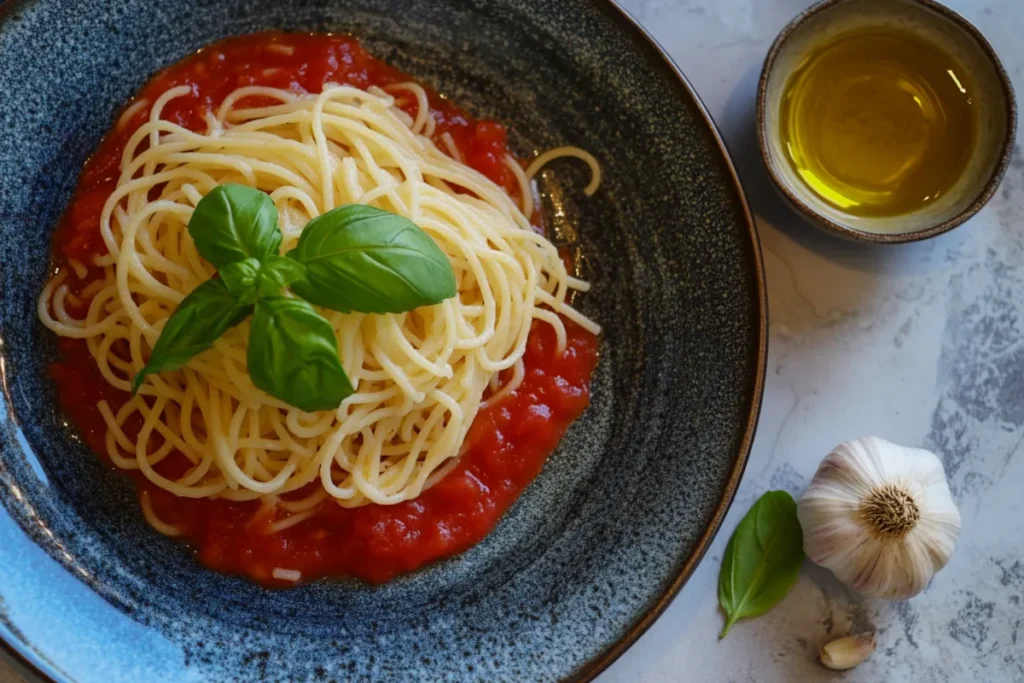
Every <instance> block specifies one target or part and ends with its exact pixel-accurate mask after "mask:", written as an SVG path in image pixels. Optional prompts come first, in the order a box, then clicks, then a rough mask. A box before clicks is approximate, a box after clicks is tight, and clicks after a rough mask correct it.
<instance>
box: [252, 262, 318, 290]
mask: <svg viewBox="0 0 1024 683" xmlns="http://www.w3.org/2000/svg"><path fill="white" fill-rule="evenodd" d="M305 274H306V269H305V268H304V267H303V266H302V264H301V263H298V262H296V261H293V260H291V259H290V258H285V257H284V256H271V257H270V258H268V259H267V260H266V261H264V262H263V265H262V267H261V268H260V272H259V277H258V278H257V280H256V286H257V288H258V289H259V294H260V296H261V297H266V296H277V295H278V294H280V293H281V292H282V291H283V290H284V288H285V287H287V286H289V285H290V284H292V283H293V282H295V281H296V280H299V279H301V278H302V277H303V276H304V275H305Z"/></svg>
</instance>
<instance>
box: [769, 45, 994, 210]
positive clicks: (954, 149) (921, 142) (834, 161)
mask: <svg viewBox="0 0 1024 683" xmlns="http://www.w3.org/2000/svg"><path fill="white" fill-rule="evenodd" d="M972 96H973V83H972V81H971V78H970V74H968V73H966V72H965V70H964V69H963V67H962V66H961V65H960V64H959V63H957V62H956V61H955V60H954V59H953V58H952V57H951V56H950V55H949V54H947V53H946V52H945V51H943V50H942V49H941V48H940V47H938V46H936V45H934V44H932V43H930V42H928V41H926V40H923V39H922V38H919V37H917V36H915V35H913V34H911V33H909V32H905V31H901V30H897V29H888V28H863V29H855V30H853V31H851V32H849V33H845V34H841V35H840V36H838V37H837V38H835V39H833V40H830V41H828V42H825V43H824V44H822V45H820V46H818V47H816V48H815V49H813V50H812V51H811V52H810V53H809V54H808V55H807V57H806V58H805V59H804V60H803V61H802V63H801V64H800V65H799V67H798V68H797V69H796V70H795V72H794V73H793V74H792V76H790V79H789V82H788V83H787V85H786V90H785V93H784V95H783V101H782V109H781V116H780V121H781V129H780V134H781V137H782V141H783V143H784V144H785V148H786V150H787V153H788V156H789V162H790V163H791V164H792V166H793V168H794V170H795V171H796V172H797V173H798V174H799V175H800V177H801V178H802V179H803V180H804V182H806V183H807V185H808V186H809V187H810V188H811V189H812V190H813V191H814V192H815V193H816V194H817V195H818V196H819V197H821V198H822V199H823V200H824V201H826V202H828V203H829V204H831V205H832V206H834V207H836V208H837V209H841V210H842V211H844V212H847V213H850V214H853V215H857V216H892V215H899V214H905V213H909V212H911V211H914V210H916V209H919V208H921V207H922V206H925V205H926V204H928V203H930V202H934V201H935V200H937V199H938V198H939V197H941V196H943V195H944V194H945V193H946V192H948V191H949V189H950V188H951V187H952V186H953V185H954V184H955V183H956V181H957V179H959V178H960V176H961V175H962V173H963V171H964V168H965V167H966V165H967V161H968V159H969V158H970V155H971V150H972V148H973V146H974V145H975V139H976V128H977V122H976V113H975V111H974V108H973V106H972V101H971V98H972Z"/></svg>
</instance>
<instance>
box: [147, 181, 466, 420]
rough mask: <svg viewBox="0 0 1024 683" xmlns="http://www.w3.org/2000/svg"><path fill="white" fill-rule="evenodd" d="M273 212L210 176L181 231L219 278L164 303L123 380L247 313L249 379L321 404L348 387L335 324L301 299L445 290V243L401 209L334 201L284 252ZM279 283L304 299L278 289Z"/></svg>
mask: <svg viewBox="0 0 1024 683" xmlns="http://www.w3.org/2000/svg"><path fill="white" fill-rule="evenodd" d="M277 221H278V215H277V208H276V207H275V206H274V202H273V201H272V200H271V199H270V197H269V196H268V195H267V194H265V193H263V192H260V191H259V190H255V189H253V188H250V187H246V186H244V185H232V184H228V185H220V186H218V187H216V188H214V189H213V190H212V191H211V192H210V193H209V194H207V195H206V196H205V197H203V199H202V200H200V202H199V204H198V205H196V209H195V211H194V212H193V214H192V218H191V220H190V221H189V224H188V231H189V234H190V235H191V236H192V239H193V240H194V241H195V245H196V249H197V250H198V251H199V254H200V255H201V256H202V257H203V258H205V259H206V260H207V261H209V262H210V263H212V264H213V265H214V266H216V267H217V268H218V276H219V277H215V278H213V279H211V280H207V281H206V282H204V283H203V284H201V285H199V286H198V287H196V289H195V290H193V291H192V293H191V294H189V295H188V296H186V297H185V298H184V299H183V300H182V302H181V303H180V304H179V305H178V307H177V309H175V311H174V313H173V314H171V317H170V318H169V319H168V320H167V322H166V323H165V324H164V328H163V330H162V331H161V332H160V337H159V338H158V339H157V341H156V344H155V345H154V346H153V352H152V353H151V354H150V357H149V362H148V363H147V364H146V366H145V367H144V368H143V369H142V370H141V371H140V372H139V373H138V374H136V375H135V378H134V380H133V381H132V393H133V394H134V393H135V392H136V391H138V389H139V387H140V386H141V385H142V382H143V380H144V379H145V377H146V376H147V375H150V374H153V373H160V372H168V371H171V370H177V369H179V368H181V367H183V366H184V365H185V364H186V363H187V362H188V361H189V359H191V358H192V357H193V356H195V355H196V354H198V353H201V352H202V351H205V350H206V349H208V348H210V347H211V346H212V345H213V343H214V342H215V341H216V340H217V339H218V338H219V337H220V336H221V335H222V334H224V333H225V332H227V331H228V330H229V329H230V328H232V327H234V326H235V325H237V324H238V323H240V322H242V321H243V320H244V319H245V318H247V317H248V316H249V315H253V321H252V326H251V329H250V332H249V351H248V357H247V365H248V368H249V376H250V377H251V378H252V382H253V384H254V385H256V386H257V387H258V388H260V389H262V390H263V391H265V392H267V393H268V394H270V395H271V396H274V397H275V398H278V399H280V400H281V401H284V402H285V403H288V404H289V405H292V406H295V407H296V408H299V409H300V410H305V411H309V412H311V411H314V410H331V409H334V408H337V407H338V405H339V404H340V403H341V401H343V400H344V399H345V397H346V396H349V395H351V394H352V393H353V391H354V389H353V387H352V383H351V381H350V380H349V378H348V376H347V375H346V374H345V370H344V368H343V367H342V365H341V359H340V358H339V356H338V342H337V340H336V339H335V336H334V328H333V327H332V326H331V324H330V323H329V322H328V321H327V320H326V319H325V318H324V317H323V316H321V315H320V314H319V313H317V312H316V310H315V309H314V308H313V306H311V305H310V304H315V305H317V306H322V307H324V308H330V309H333V310H336V311H341V312H345V313H348V312H352V311H357V312H360V313H402V312H405V311H411V310H412V309H414V308H418V307H420V306H430V305H433V304H437V303H440V302H441V301H443V300H445V299H447V298H449V297H452V296H455V273H454V272H453V271H452V267H451V264H450V263H449V262H448V259H447V257H446V256H445V255H444V252H442V251H441V250H440V249H439V248H438V246H437V244H436V243H434V241H433V240H432V239H431V238H430V236H429V235H427V233H425V232H423V231H422V230H421V229H420V228H419V227H417V226H416V225H415V224H414V223H413V222H412V221H410V220H408V219H406V218H403V217H402V216H397V215H395V214H392V213H388V212H387V211H382V210H380V209H375V208H373V207H369V206H362V205H348V206H342V207H339V208H337V209H334V210H333V211H328V212H327V213H325V214H323V215H322V216H319V217H317V218H315V219H313V220H311V221H310V222H309V223H308V224H307V225H306V227H305V229H304V230H303V232H302V235H301V236H300V238H299V243H298V245H297V246H296V248H295V249H293V250H292V251H290V252H289V253H288V254H287V255H286V256H281V255H280V254H279V251H280V247H281V239H282V236H281V231H280V229H279V228H278V227H277ZM286 288H290V289H291V291H292V293H293V294H295V295H297V296H299V297H302V299H305V301H303V300H302V299H296V298H292V297H289V296H287V295H286ZM307 302H308V303H307ZM254 311H255V314H253V312H254Z"/></svg>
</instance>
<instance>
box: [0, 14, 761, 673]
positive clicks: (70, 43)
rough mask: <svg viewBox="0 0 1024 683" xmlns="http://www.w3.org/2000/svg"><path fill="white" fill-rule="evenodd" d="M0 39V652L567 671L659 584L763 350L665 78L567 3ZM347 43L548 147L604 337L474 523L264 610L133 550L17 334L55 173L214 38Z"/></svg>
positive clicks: (269, 18) (694, 126)
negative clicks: (465, 545)
mask: <svg viewBox="0 0 1024 683" xmlns="http://www.w3.org/2000/svg"><path fill="white" fill-rule="evenodd" d="M4 7H5V9H6V12H5V15H4V17H3V19H2V24H0V93H3V95H2V97H0V131H2V133H0V217H2V220H0V336H2V342H0V344H2V345H0V373H2V375H0V379H2V383H3V394H2V398H0V402H2V404H3V405H2V410H0V504H2V505H0V638H2V640H3V641H6V644H7V645H8V647H9V651H10V653H11V654H12V655H13V658H15V659H16V660H17V661H18V662H19V663H20V665H21V666H22V667H24V668H25V669H26V670H28V671H29V672H30V673H32V675H35V676H38V677H40V678H43V679H47V678H49V679H55V680H59V681H102V682H103V683H119V682H122V681H123V682H127V683H137V682H140V681H184V680H187V681H247V682H251V681H271V680H273V681H278V680H280V681H301V680H311V681H331V680H334V681H342V680H344V681H364V680H365V681H369V680H389V681H408V680H430V681H439V680H482V681H527V680H530V681H534V680H558V679H565V678H568V679H576V680H586V679H589V678H591V677H593V676H594V675H596V673H597V672H599V671H600V670H601V669H603V668H604V667H605V666H607V665H608V663H609V662H611V661H612V660H613V659H614V658H615V657H616V656H618V655H619V654H620V653H621V652H622V651H623V650H624V649H625V648H626V647H628V646H629V645H630V644H631V643H632V642H633V641H634V640H635V639H636V638H637V637H638V636H639V635H640V634H641V633H642V632H643V631H644V629H646V628H647V626H649V625H650V623H651V622H652V621H653V620H654V618H656V617H657V615H658V614H659V613H660V612H661V610H662V609H664V608H665V606H666V605H667V604H668V602H669V600H670V599H671V598H672V596H673V595H674V594H675V593H676V592H678V590H679V589H680V587H681V586H682V584H683V583H684V581H685V580H686V578H687V576H689V574H690V572H691V571H692V570H693V568H694V566H695V565H696V563H697V562H698V561H699V559H700V557H701V555H702V554H703V553H704V551H705V549H706V548H707V546H708V544H709V542H710V540H711V538H712V536H713V535H714V533H715V531H716V530H717V528H718V525H719V523H720V521H721V519H722V517H723V515H724V514H725V510H726V508H727V506H728V504H729V502H730V500H731V499H732V496H733V493H734V491H735V489H736V486H737V484H738V482H739V478H740V475H741V473H742V470H743V466H744V463H745V460H746V457H747V452H748V449H749V447H750V443H751V439H752V437H753V431H754V425H755V422H756V418H757V413H758V408H759V405H760V399H761V385H762V379H763V371H764V362H765V297H764V281H763V274H762V270H761V261H760V254H759V248H758V245H757V238H756V235H755V232H754V227H753V223H752V220H751V216H750V212H749V210H748V209H747V206H746V203H745V201H744V198H743V194H742V191H741V189H740V185H739V182H738V180H737V177H736V173H735V171H734V170H733V167H732V165H731V164H730V162H729V159H728V156H727V155H726V152H725V149H724V147H723V146H722V142H721V139H720V138H719V136H718V134H717V132H716V131H715V128H714V126H713V124H712V123H711V121H710V120H709V119H708V116H707V113H706V112H705V111H704V109H703V107H702V106H701V104H700V103H699V101H698V100H697V98H696V96H695V95H694V93H693V91H692V90H691V89H690V87H689V86H688V85H687V84H686V82H685V80H684V79H683V78H682V75H681V74H680V73H679V72H678V71H677V70H676V69H675V67H674V66H673V65H672V64H671V63H670V62H669V61H668V60H667V59H666V57H665V55H664V54H663V53H662V52H660V50H659V49H658V48H657V46H655V45H654V44H653V43H652V42H651V40H650V39H649V38H648V37H647V36H646V35H645V34H644V33H643V32H642V31H641V30H640V29H639V28H637V26H636V25H635V24H633V23H632V22H631V21H630V20H629V19H628V18H626V17H625V16H624V15H623V14H622V13H621V12H620V11H619V10H618V9H617V8H616V7H615V6H614V5H612V4H610V3H608V2H601V1H597V2H595V1H592V0H561V1H559V2H551V1H550V0H475V1H474V2H464V1H462V0H432V1H431V2H421V1H418V0H220V1H213V0H208V1H204V2H195V1H194V0H159V1H157V0H121V1H120V2H116V3H114V2H107V1H106V0H76V1H75V2H67V1H66V0H35V1H34V2H32V1H26V2H21V3H15V4H13V6H12V5H11V3H7V5H5V6H4ZM266 29H284V30H298V31H337V32H350V33H352V34H354V35H356V36H358V37H359V38H361V39H362V40H363V42H364V44H365V45H366V46H367V47H368V48H369V49H370V50H371V51H372V52H373V53H374V54H375V55H377V56H378V57H382V58H384V59H386V60H389V61H391V62H392V63H394V64H395V65H397V66H398V67H400V68H402V69H404V70H406V71H408V72H410V73H412V74H414V75H415V76H416V77H417V78H418V79H419V80H421V81H423V82H426V83H429V84H431V85H433V86H435V87H436V88H437V89H439V90H440V91H441V92H442V93H445V94H446V95H448V96H449V97H451V98H452V99H453V100H454V101H456V102H458V103H459V104H460V105H462V106H463V107H466V108H468V109H469V110H470V111H472V112H473V113H476V114H478V115H481V116H486V117H489V118H494V119H497V120H499V121H503V122H505V123H506V124H508V126H509V128H510V130H511V135H512V141H513V147H514V148H515V149H516V151H518V152H519V153H520V155H522V156H528V155H529V154H530V153H531V152H532V151H533V150H535V149H542V148H546V147H551V146H555V145H561V144H573V145H578V146H580V147H583V148H586V149H587V150H589V151H591V152H592V153H593V154H594V155H595V156H596V157H597V158H598V159H600V160H601V162H602V164H603V168H604V178H605V179H604V182H603V184H602V187H601V190H600V191H599V192H598V194H597V195H596V196H594V197H593V198H590V199H585V198H583V197H582V194H581V193H580V192H579V188H581V187H582V185H583V184H584V183H585V182H586V179H587V178H586V172H585V170H584V169H582V168H579V166H581V165H577V164H574V163H572V162H568V163H563V164H560V165H556V167H555V171H556V174H555V175H556V176H557V178H558V182H559V183H561V184H562V189H564V190H565V192H566V194H567V195H568V196H569V197H573V198H578V199H577V200H576V201H575V204H576V206H577V208H578V214H579V215H578V217H577V218H578V226H579V229H580V233H581V238H582V248H583V251H584V253H585V254H586V255H587V258H588V259H589V263H590V264H591V268H592V272H591V273H590V274H589V275H590V279H591V280H592V281H593V282H594V283H595V286H594V288H593V290H592V291H591V293H589V294H588V295H586V296H585V297H584V298H583V307H584V310H585V311H586V313H587V314H588V315H590V316H592V317H593V318H595V319H597V320H598V321H600V322H601V323H602V324H603V325H604V328H605V330H606V333H605V335H604V338H603V343H602V358H601V362H600V365H599V367H598V370H597V373H596V375H595V379H594V387H593V395H594V400H593V405H592V406H591V407H590V409H589V410H588V411H587V413H586V414H585V415H584V416H583V417H582V418H581V419H580V420H579V421H578V422H577V423H576V424H575V425H574V426H573V428H572V429H571V430H570V432H569V434H568V435H567V436H566V437H565V440H564V441H563V443H562V445H561V447H560V448H559V449H558V451H557V452H556V453H555V454H554V455H553V456H552V457H551V459H550V461H549V462H548V465H547V467H546V468H545V470H544V472H543V473H542V474H541V475H540V477H539V478H538V479H537V481H536V482H535V483H534V484H533V485H532V486H531V487H530V488H529V489H528V490H527V491H526V492H525V494H524V495H523V497H522V499H521V500H520V501H519V503H518V504H517V505H515V506H514V507H513V509H512V510H511V511H510V512H509V513H508V514H507V515H506V516H505V518H504V519H503V520H502V521H501V523H500V524H499V526H498V528H497V529H496V530H495V531H494V532H493V533H492V534H491V535H490V536H489V537H488V538H486V539H485V540H484V541H483V542H482V543H480V544H479V545H478V546H477V547H475V548H473V549H472V550H470V551H469V552H467V553H465V554H463V555H461V556H459V557H456V558H454V559H451V560H449V561H446V562H443V563H440V564H437V565H434V566H431V567H428V568H427V569H425V570H422V571H420V572H418V573H415V574H413V575H410V576H407V577H405V578H402V579H400V580H397V581H394V582H392V583H389V584H387V585H385V586H382V587H378V588H370V587H367V586H364V585H361V584H358V583H354V582H320V583H316V584H312V585H308V586H303V587H300V588H298V589H295V590H291V591H277V592H271V591H266V590H263V589H261V588H259V587H257V586H255V585H253V584H251V583H249V582H247V581H244V580H241V579H238V578H232V577H227V576H222V575H218V574H214V573H211V572H209V571H206V570H204V569H203V568H201V567H200V566H199V565H198V564H197V563H196V562H195V561H194V559H193V557H192V556H191V555H190V553H189V552H188V550H187V549H186V548H185V547H183V546H181V545H179V544H177V543H175V542H173V541H171V540H169V539H166V538H164V537H162V536H160V535H159V534H157V533H155V532H153V531H152V530H151V529H150V528H149V526H148V525H147V524H146V523H145V521H144V520H143V518H142V516H141V514H140V513H139V511H138V505H137V502H136V500H135V498H134V493H133V490H132V488H131V486H130V485H129V484H128V483H127V482H125V481H124V480H123V479H122V478H121V477H120V476H118V475H117V474H116V473H114V472H111V471H109V470H108V469H107V468H105V467H104V466H102V465H101V464H100V462H99V460H98V459H97V458H96V457H95V456H94V455H93V454H92V453H90V452H89V451H88V450H87V448H86V447H85V446H84V445H83V443H82V442H81V441H80V440H79V439H78V438H77V437H76V436H75V433H74V431H73V429H71V428H69V427H68V425H67V424H66V422H65V420H64V418H63V417H62V416H61V415H60V413H59V412H58V411H56V410H55V398H54V386H53V384H52V383H51V382H50V380H49V379H48V377H47V374H46V365H47V363H48V362H49V361H51V360H52V359H53V357H54V350H55V349H54V339H53V336H52V335H51V334H49V333H48V332H47V331H46V330H44V329H43V328H42V326H41V325H40V324H39V323H38V322H37V320H36V316H35V301H36V297H37V294H38V292H39V290H40V288H41V287H42V285H43V282H44V280H45V278H46V276H47V272H48V260H49V235H50V232H51V230H52V229H53V227H54V225H55V223H56V221H57V219H58V217H59V216H60V214H61V212H62V211H63V210H64V208H65V206H66V204H67V201H68V199H69V197H70V194H71V192H72V189H73V187H74V185H75V181H76V177H77V174H78V172H79V169H80V168H81V166H82V163H83V162H84V161H85V159H86V157H87V156H88V155H89V153H90V151H91V150H92V149H93V148H94V147H95V145H96V144H97V142H98V141H99V139H100V137H101V135H102V134H103V133H104V131H106V130H107V128H108V127H109V125H110V124H111V122H112V121H113V119H114V116H115V113H116V112H117V111H118V109H119V107H121V106H122V105H123V104H124V103H125V102H126V101H127V100H128V99H129V98H130V97H131V95H132V94H133V93H134V92H135V91H136V90H138V89H139V88H140V86H141V85H142V84H143V83H144V82H145V81H146V79H147V78H148V77H149V76H150V75H151V74H153V73H154V72H156V71H158V70H159V69H161V68H163V67H165V66H166V65H168V64H170V63H172V62H174V61H176V60H178V59H180V58H182V57H183V56H185V55H188V54H189V53H191V52H193V51H194V50H196V49H198V48H200V47H202V46H203V45H206V44H208V43H210V42H213V41H216V40H219V39H222V38H225V37H227V36H232V35H238V34H244V33H251V32H255V31H261V30H266Z"/></svg>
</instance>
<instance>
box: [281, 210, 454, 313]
mask: <svg viewBox="0 0 1024 683" xmlns="http://www.w3.org/2000/svg"><path fill="white" fill-rule="evenodd" d="M288 257H289V258H292V259H294V260H296V261H298V262H299V263H301V264H302V265H304V266H305V267H306V276H305V277H304V278H303V279H301V280H297V281H295V282H294V283H293V284H292V291H294V292H295V293H296V294H298V295H299V296H301V297H302V298H303V299H305V300H307V301H309V302H310V303H313V304H316V305H317V306H323V307H324V308H331V309H334V310H336V311H342V312H345V313H347V312H349V311H359V312H361V313H401V312H403V311H410V310H412V309H414V308H416V307H418V306H429V305H431V304H436V303H438V302H440V301H443V300H444V299H447V298H449V297H452V296H455V273H454V272H453V271H452V267H451V264H450V263H449V262H448V258H447V257H446V256H445V255H444V252H442V251H441V250H440V248H438V246H437V244H436V243H435V242H434V240H432V239H431V238H430V236H429V235H428V234H427V233H425V232H423V231H422V230H420V228H419V227H417V226H416V224H415V223H413V222H412V221H410V220H408V219H407V218H403V217H402V216H396V215H395V214H393V213H388V212H387V211H382V210H380V209H375V208H373V207H371V206H364V205H361V204H350V205H348V206H342V207H339V208H337V209H334V210H333V211H328V212H327V213H325V214H324V215H322V216H319V217H317V218H314V219H313V220H311V221H310V222H309V223H307V224H306V227H305V228H304V229H303V230H302V235H301V236H300V237H299V243H298V245H296V247H295V249H293V250H292V251H290V252H288Z"/></svg>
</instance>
